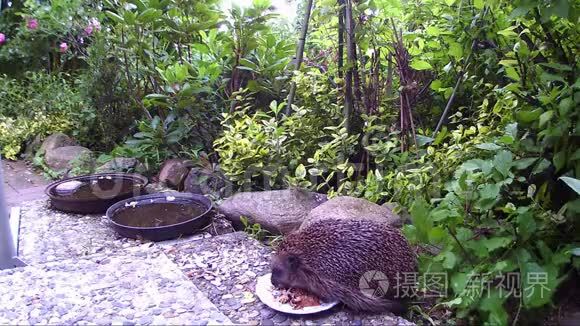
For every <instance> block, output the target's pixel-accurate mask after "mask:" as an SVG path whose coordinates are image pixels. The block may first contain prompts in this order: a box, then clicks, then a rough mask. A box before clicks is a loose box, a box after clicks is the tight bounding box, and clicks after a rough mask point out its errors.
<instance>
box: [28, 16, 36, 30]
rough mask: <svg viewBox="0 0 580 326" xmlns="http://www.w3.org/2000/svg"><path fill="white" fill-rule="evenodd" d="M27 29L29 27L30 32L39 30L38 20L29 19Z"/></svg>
mask: <svg viewBox="0 0 580 326" xmlns="http://www.w3.org/2000/svg"><path fill="white" fill-rule="evenodd" d="M26 27H28V29H30V30H35V29H37V28H38V20H36V19H34V18H32V19H29V20H28V21H27V22H26Z"/></svg>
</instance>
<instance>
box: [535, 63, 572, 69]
mask: <svg viewBox="0 0 580 326" xmlns="http://www.w3.org/2000/svg"><path fill="white" fill-rule="evenodd" d="M540 65H541V66H544V67H549V68H552V69H556V70H560V71H572V67H570V66H568V65H563V64H561V63H556V62H550V63H545V62H542V63H540Z"/></svg>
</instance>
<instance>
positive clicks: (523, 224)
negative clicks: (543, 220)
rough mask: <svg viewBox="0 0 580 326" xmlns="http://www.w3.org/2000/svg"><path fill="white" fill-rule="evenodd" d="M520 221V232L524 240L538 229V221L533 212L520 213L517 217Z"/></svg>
mask: <svg viewBox="0 0 580 326" xmlns="http://www.w3.org/2000/svg"><path fill="white" fill-rule="evenodd" d="M517 221H518V233H519V235H520V236H521V237H522V240H523V241H526V240H527V239H529V238H530V237H531V236H532V235H533V234H534V232H535V231H536V221H535V220H534V216H533V215H532V214H531V213H523V214H519V215H518V217H517Z"/></svg>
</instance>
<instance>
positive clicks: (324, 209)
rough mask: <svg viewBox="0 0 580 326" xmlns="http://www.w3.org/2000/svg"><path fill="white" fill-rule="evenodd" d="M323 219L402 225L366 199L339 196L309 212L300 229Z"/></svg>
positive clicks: (395, 218)
mask: <svg viewBox="0 0 580 326" xmlns="http://www.w3.org/2000/svg"><path fill="white" fill-rule="evenodd" d="M325 219H341V220H342V219H351V220H371V221H374V222H377V223H385V224H388V225H391V226H395V227H401V225H402V223H401V218H400V217H399V216H398V215H397V214H395V213H394V212H393V211H392V210H391V209H389V208H388V207H386V206H379V205H377V204H375V203H371V202H370V201H368V200H366V199H361V198H354V197H349V196H339V197H334V198H332V199H330V200H328V201H327V202H325V203H324V204H322V205H320V206H318V207H316V208H314V209H313V210H311V211H310V213H308V216H306V218H305V219H304V223H303V224H302V226H301V227H300V228H301V229H302V228H304V227H306V226H307V225H310V224H311V223H313V222H315V221H320V220H325Z"/></svg>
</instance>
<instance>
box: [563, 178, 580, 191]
mask: <svg viewBox="0 0 580 326" xmlns="http://www.w3.org/2000/svg"><path fill="white" fill-rule="evenodd" d="M559 179H560V180H562V181H564V182H565V183H566V184H567V185H568V187H570V188H572V190H574V191H575V192H576V193H577V194H579V195H580V180H578V179H576V178H572V177H560V178H559Z"/></svg>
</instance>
